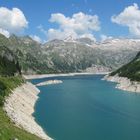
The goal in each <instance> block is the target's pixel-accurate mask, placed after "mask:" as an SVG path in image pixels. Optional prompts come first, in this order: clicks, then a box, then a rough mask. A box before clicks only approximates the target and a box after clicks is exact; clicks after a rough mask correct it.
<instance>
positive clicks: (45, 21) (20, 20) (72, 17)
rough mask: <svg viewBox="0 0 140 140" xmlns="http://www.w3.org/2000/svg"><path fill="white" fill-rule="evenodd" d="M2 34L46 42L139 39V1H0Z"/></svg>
mask: <svg viewBox="0 0 140 140" xmlns="http://www.w3.org/2000/svg"><path fill="white" fill-rule="evenodd" d="M0 33H2V34H4V35H5V36H6V37H9V36H10V35H11V34H16V35H29V36H31V37H32V38H33V39H34V40H36V41H39V42H44V41H47V40H52V39H55V38H57V39H65V38H67V37H69V36H72V37H73V38H80V37H89V38H91V39H93V40H105V39H108V38H120V37H123V38H140V1H139V0H0Z"/></svg>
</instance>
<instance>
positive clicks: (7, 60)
mask: <svg viewBox="0 0 140 140" xmlns="http://www.w3.org/2000/svg"><path fill="white" fill-rule="evenodd" d="M15 74H21V69H20V66H19V63H18V61H17V58H16V56H15V55H14V54H13V52H11V51H10V50H9V49H8V48H6V47H5V46H0V75H2V76H14V75H15Z"/></svg>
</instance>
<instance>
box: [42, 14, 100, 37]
mask: <svg viewBox="0 0 140 140" xmlns="http://www.w3.org/2000/svg"><path fill="white" fill-rule="evenodd" d="M49 21H50V22H52V23H56V24H58V25H59V27H58V28H57V29H54V28H51V29H49V30H48V31H45V30H44V29H43V28H42V26H41V27H39V28H40V30H41V31H42V32H44V33H45V34H46V35H47V38H48V39H49V40H52V39H55V38H57V39H65V38H67V37H68V36H72V37H73V38H78V37H80V36H84V35H85V36H86V35H88V36H90V38H92V37H93V39H95V38H94V36H93V35H92V34H93V32H94V31H99V30H100V22H99V19H98V16H97V15H87V14H84V13H82V12H79V13H76V14H73V15H72V17H66V16H65V15H63V14H61V13H55V14H52V15H51V18H50V20H49Z"/></svg>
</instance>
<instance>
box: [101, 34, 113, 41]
mask: <svg viewBox="0 0 140 140" xmlns="http://www.w3.org/2000/svg"><path fill="white" fill-rule="evenodd" d="M100 38H101V41H105V40H108V39H112V38H113V37H112V36H107V35H104V34H102V35H101V36H100Z"/></svg>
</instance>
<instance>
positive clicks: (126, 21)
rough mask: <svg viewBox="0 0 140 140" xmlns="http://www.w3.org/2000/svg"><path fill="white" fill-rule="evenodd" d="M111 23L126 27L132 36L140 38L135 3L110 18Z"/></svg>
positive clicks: (138, 17)
mask: <svg viewBox="0 0 140 140" xmlns="http://www.w3.org/2000/svg"><path fill="white" fill-rule="evenodd" d="M111 20H112V22H114V23H117V24H119V25H122V26H127V27H128V28H129V32H130V33H131V34H132V35H136V36H140V10H139V7H138V5H137V4H136V3H134V4H133V5H131V6H128V7H126V8H125V9H124V10H123V11H122V12H121V13H120V14H119V15H114V16H112V17H111Z"/></svg>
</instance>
